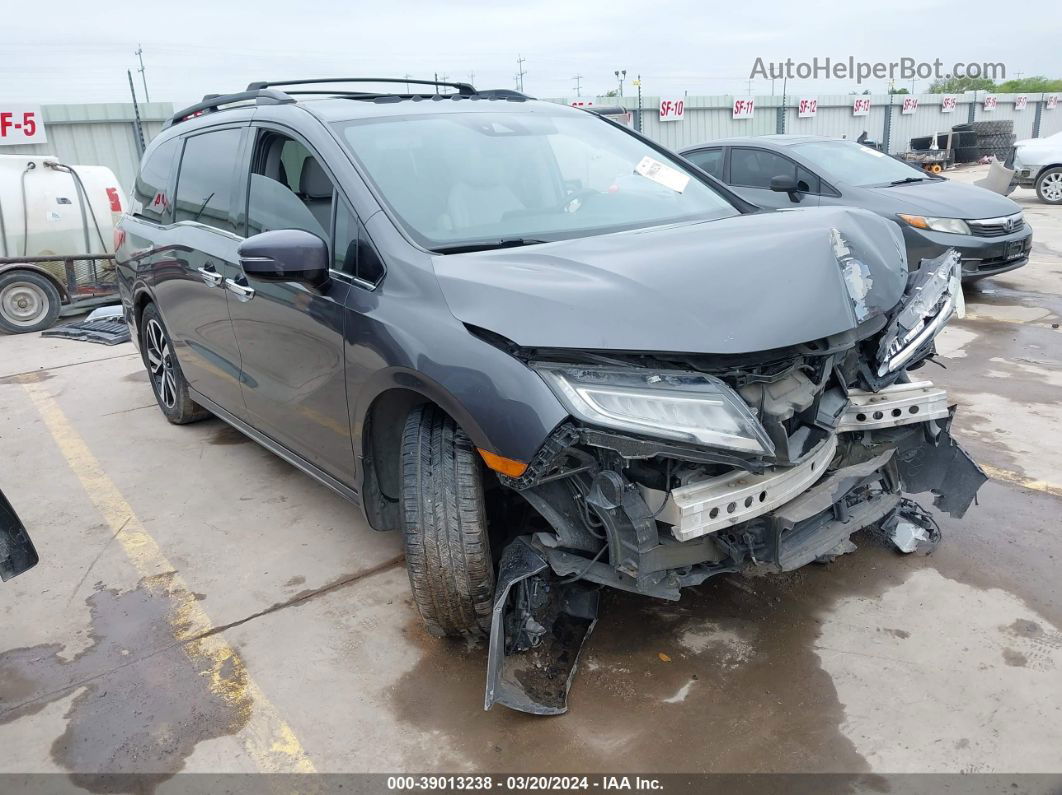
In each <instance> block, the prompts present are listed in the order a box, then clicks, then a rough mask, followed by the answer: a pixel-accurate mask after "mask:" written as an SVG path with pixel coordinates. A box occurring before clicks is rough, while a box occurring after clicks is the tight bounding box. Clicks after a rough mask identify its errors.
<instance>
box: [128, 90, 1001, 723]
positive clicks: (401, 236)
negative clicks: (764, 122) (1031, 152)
mask: <svg viewBox="0 0 1062 795" xmlns="http://www.w3.org/2000/svg"><path fill="white" fill-rule="evenodd" d="M321 83H323V84H324V86H325V87H324V88H322V87H321V86H320V85H317V87H315V88H312V89H304V86H305V85H309V84H321ZM337 83H341V84H342V85H343V87H339V88H334V89H333V88H330V87H331V86H334V85H336V84H337ZM370 84H371V85H373V88H370V87H369V86H370ZM409 85H412V86H414V87H415V88H416V89H420V88H421V87H422V86H426V88H424V89H423V90H414V91H412V92H411V91H410V89H409V88H408V86H409ZM381 86H382V88H380V87H381ZM397 86H402V87H404V88H405V91H404V92H398V91H396V90H395V89H396V87H397ZM304 91H306V92H307V93H302V92H304ZM132 207H133V209H132V212H131V213H130V214H129V215H128V216H126V217H124V218H123V219H122V221H121V222H120V224H119V227H118V245H117V253H116V258H117V261H118V273H119V285H120V290H121V295H122V301H123V306H124V309H125V313H126V316H127V319H128V322H129V324H130V327H131V330H132V332H133V333H132V336H133V339H134V340H136V342H137V344H138V345H139V347H140V351H141V353H142V356H143V362H144V366H145V368H146V369H147V371H148V375H149V380H150V383H151V388H152V389H153V390H154V394H155V398H156V400H157V402H158V405H159V408H160V409H161V411H162V413H163V414H164V415H165V417H166V419H168V420H169V421H170V422H172V423H176V424H182V423H188V422H192V421H195V420H198V419H202V418H204V417H207V416H210V415H214V416H216V417H219V418H221V419H222V420H224V421H225V422H227V423H229V424H231V425H232V426H234V427H235V428H237V429H238V430H240V431H242V432H243V433H245V434H247V435H248V436H250V437H251V438H252V439H254V440H256V441H257V442H259V443H260V444H262V445H263V446H265V447H266V448H268V449H270V450H272V451H274V452H275V453H276V454H277V455H279V456H281V457H283V458H284V459H285V460H287V461H289V462H291V463H292V464H293V465H295V466H296V467H299V468H300V469H302V470H303V471H304V472H306V473H307V474H309V475H310V476H312V477H314V478H316V479H317V480H319V481H320V482H321V483H323V484H325V485H326V486H328V487H329V488H331V489H333V490H335V491H336V492H338V493H339V494H341V495H343V496H344V497H346V498H347V499H349V500H350V501H351V502H352V503H355V504H357V505H360V506H361V508H362V510H363V512H364V516H365V519H366V520H367V521H368V523H369V525H370V526H372V527H373V528H374V529H376V530H379V531H392V530H396V531H399V532H401V533H403V534H404V537H405V549H406V562H407V568H408V571H409V579H410V584H411V587H412V591H413V596H414V600H415V603H416V606H417V608H418V610H419V611H420V614H421V616H422V617H423V619H424V622H425V624H426V625H427V628H428V630H429V631H430V632H432V633H434V634H438V635H451V636H458V637H465V638H478V637H489V653H488V677H487V687H486V697H485V703H486V705H487V706H488V707H489V706H490V705H491V704H493V703H495V702H501V703H503V704H506V705H508V706H510V707H513V708H516V709H521V710H526V711H528V712H534V713H539V714H552V713H558V712H563V711H564V710H565V709H566V698H567V691H568V686H569V684H570V682H571V678H572V674H573V672H574V667H575V663H576V660H577V657H578V650H579V647H580V645H581V643H582V642H583V640H584V639H585V638H586V636H587V634H588V633H589V632H590V630H591V628H592V627H593V625H594V623H595V621H596V615H597V605H598V594H599V591H600V589H601V587H602V586H607V587H610V588H618V589H621V590H626V591H633V592H636V593H640V594H645V595H648V596H653V597H657V598H662V599H678V598H679V596H680V593H681V591H682V589H683V588H687V587H689V586H694V585H697V584H699V583H702V582H704V581H705V580H706V579H708V578H709V577H714V576H717V575H721V574H725V573H729V572H738V571H743V570H746V569H757V570H760V571H789V570H792V569H795V568H798V567H800V566H803V565H805V564H807V563H811V562H813V561H816V560H828V559H832V558H833V557H835V556H837V555H839V554H841V553H843V552H845V551H848V550H849V549H851V548H852V545H851V543H850V541H849V539H850V537H851V536H852V535H853V534H854V533H856V532H857V531H859V530H860V529H862V528H866V527H871V526H876V527H880V528H882V531H883V532H884V533H885V534H886V535H887V536H888V537H890V538H892V539H893V541H894V543H895V544H896V545H897V547H899V548H900V549H903V550H905V551H910V550H912V549H914V548H916V547H917V546H919V545H926V544H932V543H934V542H935V540H936V539H937V538H938V537H939V534H938V531H937V528H936V524H935V522H934V520H933V518H932V517H931V516H930V515H929V514H928V513H927V512H926V511H925V510H923V509H922V508H920V507H919V506H918V504H917V503H915V502H913V501H912V500H911V499H910V497H909V496H908V495H910V494H912V493H920V492H932V493H934V494H935V495H936V497H935V502H936V504H937V505H938V507H940V508H941V509H942V510H945V511H949V512H951V513H952V514H953V515H956V516H962V514H963V513H964V512H965V511H966V509H967V507H968V506H969V505H970V503H971V501H972V500H973V498H974V495H975V493H976V491H977V489H978V487H979V486H980V484H981V482H982V481H983V480H984V475H983V474H982V473H981V472H980V470H979V469H978V468H977V466H976V465H975V464H974V463H973V462H972V461H970V459H969V458H968V457H967V456H966V454H965V453H964V452H963V451H962V449H961V448H960V447H959V446H958V444H957V443H956V442H955V441H954V440H953V439H952V438H951V436H950V435H949V428H950V426H951V420H952V412H953V407H949V404H948V400H947V396H946V394H945V392H944V390H942V389H940V388H938V387H936V386H934V385H933V384H932V383H931V382H930V381H928V380H927V379H925V378H924V377H922V375H921V373H920V372H918V368H919V367H920V366H921V365H922V363H923V362H924V361H925V359H926V358H927V357H930V356H932V355H933V352H934V348H933V344H934V342H933V341H934V337H935V336H936V334H937V333H938V332H939V331H940V329H941V328H943V326H944V324H945V323H946V322H947V321H948V319H949V318H950V317H951V315H952V314H953V312H955V311H956V310H957V309H958V308H959V307H960V306H961V289H960V286H959V262H958V257H957V255H956V254H955V253H954V252H945V253H944V254H943V255H942V256H940V257H937V258H935V259H932V260H926V261H925V262H922V263H916V268H915V270H914V271H913V272H909V269H908V263H907V258H906V254H905V250H904V246H903V241H902V238H901V236H900V233H899V230H898V228H897V227H896V225H895V224H892V223H889V222H887V221H884V220H883V219H881V218H880V217H878V216H876V215H874V214H872V213H869V212H866V211H863V210H857V209H849V208H843V207H834V208H820V209H811V208H809V209H798V210H795V211H793V212H789V213H775V212H763V211H761V210H759V209H758V208H757V207H755V206H753V205H752V204H750V203H748V202H746V201H745V200H744V199H742V198H741V197H740V196H738V195H737V194H735V193H733V192H732V191H730V190H729V189H727V188H726V187H724V186H722V185H720V184H719V183H718V182H716V181H715V180H713V179H711V178H709V177H708V176H706V175H705V174H703V173H702V172H700V171H698V170H697V169H695V168H693V167H692V166H690V165H689V164H688V163H686V161H684V160H682V159H681V158H680V157H678V156H676V155H674V154H672V153H670V152H668V151H667V150H666V149H663V148H662V147H660V146H658V145H656V144H654V143H653V142H651V141H649V140H648V139H646V138H644V137H642V136H640V135H638V134H637V133H635V132H633V131H631V130H629V129H626V128H624V127H622V126H620V125H617V124H614V123H612V122H610V121H608V120H606V119H603V118H601V117H600V116H597V115H595V114H592V113H588V112H585V111H582V110H578V109H574V108H568V107H564V106H561V105H557V104H552V103H548V102H539V101H535V100H532V99H530V98H527V97H525V96H523V95H520V94H515V93H514V92H511V91H477V90H476V89H475V88H473V87H472V86H470V85H467V84H463V83H435V82H433V81H430V82H428V83H423V82H418V81H414V80H406V79H396V80H387V81H379V80H374V81H369V80H359V79H353V80H326V81H285V82H283V83H255V84H252V85H251V86H249V87H248V89H247V91H245V92H240V93H237V94H233V95H224V96H218V95H209V96H208V97H207V98H205V99H204V101H203V102H202V103H199V104H197V105H194V106H192V107H190V108H187V109H185V110H183V111H181V112H180V113H178V114H176V115H175V116H174V118H173V119H172V120H171V122H170V124H168V126H167V127H166V129H164V130H163V132H162V133H161V134H160V135H159V136H157V137H156V138H155V140H154V141H152V143H151V145H150V146H149V147H148V149H147V151H146V153H145V155H144V158H143V162H142V164H141V168H140V173H139V176H138V178H137V180H136V184H135V188H134V195H133V203H132ZM783 260H784V261H783Z"/></svg>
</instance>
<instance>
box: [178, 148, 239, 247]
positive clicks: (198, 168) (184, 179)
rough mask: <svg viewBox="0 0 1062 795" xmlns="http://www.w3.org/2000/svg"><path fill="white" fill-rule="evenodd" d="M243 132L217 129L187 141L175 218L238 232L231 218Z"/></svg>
mask: <svg viewBox="0 0 1062 795" xmlns="http://www.w3.org/2000/svg"><path fill="white" fill-rule="evenodd" d="M241 134H242V133H241V131H240V130H238V129H229V130H216V131H214V132H208V133H202V134H200V135H193V136H192V137H191V138H188V139H186V140H185V143H184V155H183V156H182V157H181V173H180V176H178V178H177V204H176V212H175V215H174V220H175V221H195V222H197V223H201V224H206V225H207V226H212V227H214V228H216V229H223V230H225V231H226V232H234V231H236V228H235V224H234V223H233V218H232V207H233V203H234V202H233V199H234V193H235V192H236V191H235V184H234V180H233V177H234V175H235V168H234V166H235V164H236V161H237V159H238V158H239V154H240V137H241Z"/></svg>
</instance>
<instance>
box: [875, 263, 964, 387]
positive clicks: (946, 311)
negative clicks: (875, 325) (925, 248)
mask: <svg viewBox="0 0 1062 795" xmlns="http://www.w3.org/2000/svg"><path fill="white" fill-rule="evenodd" d="M965 312H966V304H965V302H964V300H963V295H962V260H961V259H960V257H959V252H957V251H956V250H955V249H953V248H949V249H948V250H947V251H945V252H944V253H943V254H941V255H940V256H939V257H937V258H936V259H933V260H923V261H922V266H921V267H920V268H919V269H918V271H917V273H916V274H915V276H914V279H913V281H912V282H911V285H910V287H908V289H907V293H906V294H905V295H904V297H903V301H902V302H901V304H900V310H899V311H898V312H897V313H896V314H895V315H894V316H893V318H892V321H891V322H890V323H889V326H888V328H886V329H885V333H884V334H883V335H882V337H881V343H880V345H879V346H878V377H879V378H881V377H882V376H884V375H885V374H887V373H893V372H896V371H897V370H899V369H900V368H901V367H903V366H904V365H906V364H907V363H908V362H910V361H911V359H912V358H914V356H915V354H917V353H918V352H920V351H921V350H923V349H924V348H926V347H927V346H928V345H929V343H930V342H931V341H932V340H933V338H934V337H936V335H937V333H938V332H939V331H940V330H941V329H942V328H944V324H945V323H947V322H948V318H950V317H951V316H952V314H953V313H957V314H958V315H959V317H962V316H963V315H964V314H965Z"/></svg>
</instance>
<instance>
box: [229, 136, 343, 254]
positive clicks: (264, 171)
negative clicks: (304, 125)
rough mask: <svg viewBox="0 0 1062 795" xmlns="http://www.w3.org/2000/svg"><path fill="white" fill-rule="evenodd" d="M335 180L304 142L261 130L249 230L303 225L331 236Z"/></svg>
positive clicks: (324, 236)
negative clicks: (333, 182)
mask: <svg viewBox="0 0 1062 795" xmlns="http://www.w3.org/2000/svg"><path fill="white" fill-rule="evenodd" d="M334 193H335V191H334V189H333V186H332V180H331V178H330V177H329V176H328V174H327V172H326V171H325V170H324V168H323V167H322V166H321V163H320V161H319V160H318V159H317V158H316V157H314V155H313V154H312V153H311V152H310V151H309V150H308V149H307V148H306V147H305V146H303V145H302V144H301V143H300V142H298V141H296V140H294V139H291V138H288V137H286V136H283V135H278V134H276V133H271V132H261V133H260V134H259V139H258V144H257V146H256V147H255V155H254V159H253V161H252V166H251V179H250V184H249V186H248V194H247V235H248V236H251V235H257V234H258V233H259V232H268V231H271V230H273V229H302V230H304V231H306V232H310V233H312V234H315V235H317V236H318V237H319V238H321V239H322V240H325V241H327V240H328V239H329V237H330V235H329V231H328V230H329V229H331V224H332V203H333V196H334Z"/></svg>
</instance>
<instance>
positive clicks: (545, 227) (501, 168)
mask: <svg viewBox="0 0 1062 795" xmlns="http://www.w3.org/2000/svg"><path fill="white" fill-rule="evenodd" d="M339 127H340V129H341V131H342V137H343V139H344V140H345V141H346V143H347V144H348V145H349V146H350V148H351V150H352V151H353V152H354V155H355V156H356V157H357V158H358V160H359V161H360V162H361V163H362V164H363V165H364V167H365V169H366V171H367V172H368V174H369V176H370V177H371V179H372V180H373V182H375V183H376V185H377V187H378V188H379V190H380V193H381V194H382V195H383V198H384V199H385V201H386V202H387V203H388V204H389V205H390V206H391V208H392V210H393V211H394V213H395V214H396V215H397V216H398V218H399V220H400V221H401V222H402V223H403V224H404V225H405V226H406V228H407V229H408V230H409V231H410V233H411V234H412V236H413V237H414V238H415V239H417V240H418V242H420V243H421V244H422V245H424V246H425V247H426V248H431V249H450V248H459V247H460V246H462V245H475V244H478V243H483V244H486V245H490V244H491V243H492V242H493V243H502V242H503V241H504V242H508V243H514V242H516V241H524V242H527V241H546V240H560V239H564V238H573V237H582V236H586V235H594V234H602V233H606V232H614V231H619V230H623V229H637V228H641V227H648V226H657V225H661V224H670V223H675V222H680V221H688V220H710V219H716V218H723V217H727V216H732V215H737V214H738V211H737V210H736V209H735V208H734V206H733V205H731V204H730V203H729V202H728V201H727V200H726V199H724V198H723V197H722V195H720V194H719V193H717V192H716V191H715V190H713V189H712V188H710V187H708V186H707V185H705V184H704V183H703V182H701V181H700V180H699V179H698V178H697V177H696V176H693V174H692V173H691V172H690V171H687V170H686V168H685V167H684V166H682V165H681V164H680V163H678V162H676V161H674V160H671V159H670V158H667V157H666V156H664V155H662V154H660V153H659V152H657V151H655V150H653V149H651V148H650V147H648V146H647V145H646V144H645V143H643V142H642V141H640V140H638V139H637V138H635V137H634V136H631V135H629V134H627V133H625V132H623V131H622V130H618V129H616V128H615V127H613V126H612V125H610V124H608V123H606V122H604V121H602V120H601V119H598V118H596V117H594V116H591V115H590V114H570V113H564V114H561V113H548V112H547V113H538V112H521V113H494V112H473V113H439V114H431V115H410V116H404V117H390V118H385V119H370V120H365V121H357V122H347V123H344V124H341V125H339Z"/></svg>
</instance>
